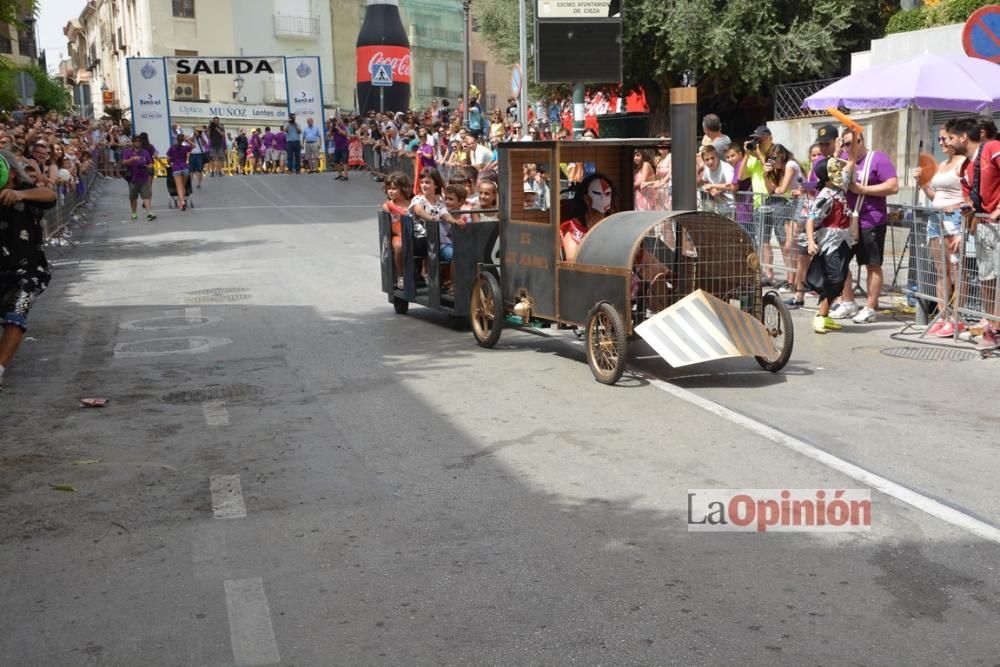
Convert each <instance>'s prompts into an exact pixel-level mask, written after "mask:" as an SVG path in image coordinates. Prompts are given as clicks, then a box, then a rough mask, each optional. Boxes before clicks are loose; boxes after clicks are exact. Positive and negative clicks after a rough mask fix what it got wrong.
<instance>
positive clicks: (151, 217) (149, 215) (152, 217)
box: [146, 213, 156, 222]
mask: <svg viewBox="0 0 1000 667" xmlns="http://www.w3.org/2000/svg"><path fill="white" fill-rule="evenodd" d="M146 220H149V221H150V222H152V221H153V220H156V214H155V213H147V214H146Z"/></svg>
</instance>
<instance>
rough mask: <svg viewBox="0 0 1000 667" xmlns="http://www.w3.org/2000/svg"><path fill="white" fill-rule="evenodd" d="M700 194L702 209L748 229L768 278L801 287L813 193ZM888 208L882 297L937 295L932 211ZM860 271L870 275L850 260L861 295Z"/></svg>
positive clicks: (778, 283)
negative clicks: (928, 240) (930, 222)
mask: <svg viewBox="0 0 1000 667" xmlns="http://www.w3.org/2000/svg"><path fill="white" fill-rule="evenodd" d="M702 195H703V196H702V198H701V200H700V202H699V208H700V209H702V210H711V211H715V212H718V213H720V214H722V215H726V216H727V217H731V218H733V219H735V220H736V222H738V223H740V224H741V225H742V226H743V227H744V228H745V229H746V231H747V233H748V234H749V235H750V236H751V238H753V240H754V242H755V244H756V246H757V255H758V257H760V261H761V267H762V269H763V271H764V274H765V276H766V277H768V278H770V276H771V275H773V276H774V277H773V279H772V280H773V283H774V284H775V285H782V284H783V283H786V282H787V283H788V290H789V291H790V292H794V291H795V290H796V288H799V287H801V286H802V281H803V280H804V278H805V271H806V270H807V269H808V265H809V263H808V256H807V255H805V252H806V248H805V236H804V235H805V229H806V227H805V223H806V217H807V216H808V213H809V209H810V207H811V206H812V203H813V198H814V197H813V196H812V195H809V194H803V195H801V196H798V197H783V196H776V195H767V194H761V193H753V192H737V193H734V196H733V197H732V198H729V197H719V198H716V199H711V198H709V197H708V196H707V194H705V193H702ZM888 209H889V212H888V225H887V230H886V239H885V252H884V253H883V257H882V275H883V279H884V280H883V287H882V290H883V294H906V295H908V296H910V297H911V298H914V297H926V295H928V294H933V293H935V290H934V285H935V281H934V279H933V275H934V274H933V269H930V270H928V266H929V264H928V263H929V262H931V259H930V257H931V255H930V254H929V253H930V252H932V249H931V248H929V247H928V246H927V243H926V236H927V234H926V232H927V221H928V219H929V218H928V215H929V213H930V211H929V209H919V208H915V207H912V206H900V205H889V207H888ZM920 239H923V242H921V241H920ZM800 260H801V261H800ZM860 269H864V271H865V272H867V269H866V268H865V267H858V265H857V260H852V263H851V275H852V277H853V279H854V284H855V294H856V295H859V296H863V295H864V294H865V291H864V285H865V284H866V281H865V280H863V279H862V271H861V270H860ZM928 286H929V287H928Z"/></svg>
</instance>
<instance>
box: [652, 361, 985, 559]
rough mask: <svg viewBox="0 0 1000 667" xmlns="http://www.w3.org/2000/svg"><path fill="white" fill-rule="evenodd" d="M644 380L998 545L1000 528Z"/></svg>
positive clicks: (672, 388) (664, 384)
mask: <svg viewBox="0 0 1000 667" xmlns="http://www.w3.org/2000/svg"><path fill="white" fill-rule="evenodd" d="M646 377H647V379H649V382H650V384H652V385H653V386H654V387H656V388H657V389H659V390H661V391H664V392H666V393H668V394H670V395H671V396H674V397H675V398H679V399H681V400H682V401H685V402H687V403H690V404H691V405H694V406H697V407H699V408H701V409H703V410H706V411H708V412H711V413H712V414H714V415H716V416H718V417H722V418H723V419H725V420H727V421H730V422H732V423H734V424H736V425H738V426H742V427H743V428H745V429H747V430H748V431H751V432H753V433H756V434H757V435H759V436H761V437H763V438H767V439H768V440H770V441H771V442H774V443H777V444H779V445H781V446H783V447H786V448H788V449H790V450H791V451H793V452H795V453H797V454H801V455H802V456H805V457H807V458H810V459H812V460H814V461H816V462H818V463H821V464H823V465H825V466H827V467H828V468H831V469H833V470H836V471H837V472H839V473H841V474H843V475H846V476H847V477H850V478H851V479H853V480H855V481H856V482H860V483H861V484H865V485H868V486H870V487H871V488H873V489H875V490H877V491H880V492H882V493H884V494H886V495H887V496H891V497H892V498H895V499H896V500H899V501H901V502H904V503H906V504H907V505H910V506H911V507H914V508H916V509H918V510H920V511H921V512H925V513H927V514H930V515H931V516H933V517H935V518H938V519H940V520H942V521H944V522H946V523H950V524H951V525H953V526H955V527H957V528H961V529H963V530H966V531H968V532H970V533H972V534H973V535H976V536H978V537H981V538H983V539H984V540H989V541H990V542H996V543H998V544H1000V528H997V527H996V526H993V525H990V524H988V523H986V522H984V521H980V520H979V519H977V518H975V517H973V516H970V515H969V514H965V513H964V512H961V511H959V510H957V509H955V508H953V507H948V506H947V505H945V504H943V503H941V502H938V501H937V500H934V499H933V498H930V497H929V496H925V495H923V494H921V493H918V492H916V491H913V490H912V489H908V488H906V487H905V486H902V485H901V484H897V483H896V482H893V481H891V480H888V479H886V478H885V477H882V476H880V475H877V474H875V473H873V472H870V471H868V470H865V469H864V468H861V467H859V466H856V465H854V464H853V463H849V462H847V461H845V460H844V459H841V458H839V457H837V456H834V455H833V454H830V453H829V452H826V451H824V450H822V449H819V448H818V447H815V446H813V445H810V444H807V443H805V442H803V441H802V440H799V439H798V438H794V437H792V436H790V435H788V434H787V433H782V432H781V431H779V430H777V429H775V428H772V427H770V426H767V425H766V424H762V423H760V422H758V421H756V420H754V419H751V418H750V417H747V416H746V415H742V414H740V413H738V412H736V411H734V410H730V409H729V408H727V407H724V406H722V405H719V404H718V403H715V402H714V401H710V400H708V399H707V398H703V397H701V396H699V395H697V394H695V393H694V392H692V391H688V390H687V389H683V388H681V387H677V386H674V385H672V384H670V383H668V382H664V381H663V380H658V379H654V378H652V377H650V376H648V375H646Z"/></svg>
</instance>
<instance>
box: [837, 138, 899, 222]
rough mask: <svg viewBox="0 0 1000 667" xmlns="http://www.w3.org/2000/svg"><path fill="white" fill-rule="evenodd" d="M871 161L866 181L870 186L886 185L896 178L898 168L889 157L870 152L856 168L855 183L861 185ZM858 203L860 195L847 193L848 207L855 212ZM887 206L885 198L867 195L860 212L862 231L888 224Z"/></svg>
mask: <svg viewBox="0 0 1000 667" xmlns="http://www.w3.org/2000/svg"><path fill="white" fill-rule="evenodd" d="M869 160H870V161H871V167H870V169H869V172H868V180H867V181H866V183H867V184H868V185H878V184H879V183H885V182H886V181H888V180H889V179H890V178H896V168H895V167H893V166H892V161H891V160H890V159H889V156H888V155H886V154H885V153H881V152H879V151H868V153H866V154H865V157H864V158H863V159H861V160H860V161H859V162H858V164H857V166H856V167H855V168H854V182H855V183H858V184H860V183H861V180H862V176H863V175H864V173H865V167H866V165H867V163H868V161H869ZM857 201H858V195H856V194H854V193H853V192H848V193H847V206H848V207H849V208H850V209H851V210H854V206H855V204H856V203H857ZM885 204H886V198H885V197H872V196H871V195H865V199H864V201H863V202H861V210H860V211H859V212H858V221H859V222H860V223H861V229H871V228H872V227H881V226H882V225H884V224H886V215H887V211H886V205H885Z"/></svg>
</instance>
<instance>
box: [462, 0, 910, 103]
mask: <svg viewBox="0 0 1000 667" xmlns="http://www.w3.org/2000/svg"><path fill="white" fill-rule="evenodd" d="M517 3H518V0H476V2H473V3H472V8H473V12H474V16H475V17H476V19H477V21H478V23H479V26H480V30H481V32H482V34H483V36H484V37H485V39H486V41H487V43H488V44H489V45H490V47H491V50H492V51H493V52H494V54H495V55H496V56H497V57H498V58H499V59H500V60H501V62H504V63H513V62H516V61H517V53H518V30H517ZM533 4H534V3H530V2H529V8H530V7H531V6H532V5H533ZM895 7H898V4H896V3H892V2H872V0H813V1H812V2H802V0H625V1H623V2H622V9H623V14H622V19H623V33H624V34H623V45H622V48H623V57H624V62H625V83H626V85H636V84H643V85H647V86H649V85H650V84H652V85H653V87H656V86H659V87H661V88H662V89H666V88H668V87H671V86H674V85H677V83H678V82H679V80H680V76H681V74H682V73H683V72H684V71H685V70H691V71H692V72H693V73H694V75H695V78H696V80H697V82H698V86H699V89H700V91H701V93H702V96H703V97H717V96H728V97H730V98H732V99H738V98H740V97H743V96H747V95H761V94H763V95H767V94H768V93H769V92H770V90H771V88H772V87H773V86H774V85H775V84H777V83H780V82H785V81H799V80H806V79H814V78H822V77H826V76H832V75H834V74H837V73H839V72H841V71H842V70H843V68H844V66H845V64H846V63H847V59H848V57H849V54H850V53H851V51H857V50H861V49H866V48H868V44H869V42H870V40H871V39H872V38H873V37H878V36H881V34H882V30H883V28H884V26H885V21H886V19H887V18H888V15H889V14H890V13H891V12H892V11H894V8H895ZM530 22H531V19H530V16H529V23H530ZM529 39H530V33H529Z"/></svg>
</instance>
